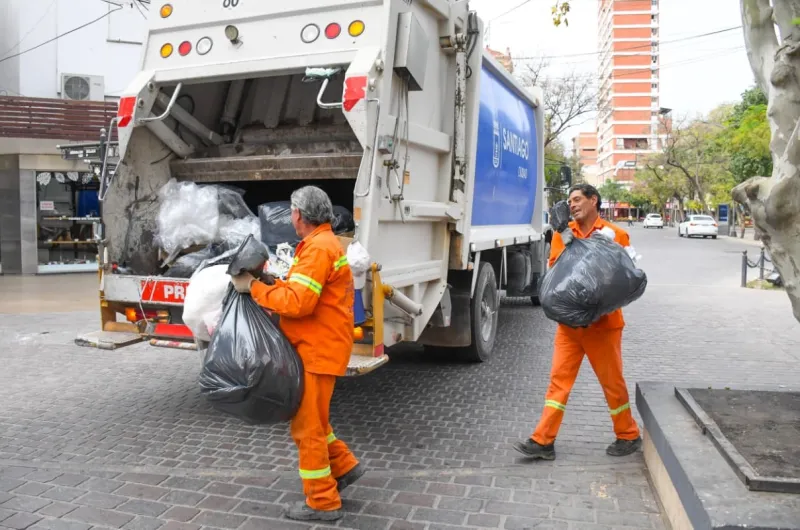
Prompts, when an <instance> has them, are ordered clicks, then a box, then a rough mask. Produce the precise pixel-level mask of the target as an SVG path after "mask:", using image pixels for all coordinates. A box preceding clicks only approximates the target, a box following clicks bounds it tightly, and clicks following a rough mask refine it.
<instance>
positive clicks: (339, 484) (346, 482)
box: [336, 464, 367, 493]
mask: <svg viewBox="0 0 800 530" xmlns="http://www.w3.org/2000/svg"><path fill="white" fill-rule="evenodd" d="M366 472H367V470H366V469H365V468H364V466H362V465H361V464H356V467H354V468H353V469H351V470H350V471H348V472H347V473H345V474H344V475H342V476H341V477H339V478H337V479H336V489H337V490H339V493H341V492H342V490H343V489H345V488H346V487H347V486H350V485H351V484H352V483H353V482H355V481H356V480H358V479H360V478H361V477H363V476H364V473H366Z"/></svg>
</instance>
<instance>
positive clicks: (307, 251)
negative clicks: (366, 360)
mask: <svg viewBox="0 0 800 530" xmlns="http://www.w3.org/2000/svg"><path fill="white" fill-rule="evenodd" d="M294 256H295V259H294V264H293V265H292V267H291V269H289V273H288V275H287V277H286V280H285V281H283V280H276V281H275V285H266V284H264V283H262V282H258V281H256V282H253V285H252V287H251V289H250V292H251V295H252V296H253V299H254V300H255V301H256V302H257V303H258V304H259V305H261V306H262V307H265V308H267V309H269V310H271V311H274V312H276V313H278V314H279V315H280V317H281V319H280V327H281V331H283V333H284V335H286V338H287V339H289V342H290V343H291V344H292V346H294V348H295V350H296V351H297V353H298V355H300V358H301V359H302V360H303V365H304V367H305V390H304V393H303V399H302V401H301V402H300V408H299V409H298V411H297V414H296V415H295V417H294V418H293V419H292V422H291V433H292V438H293V439H294V442H295V444H297V448H298V451H299V453H300V477H301V478H302V479H303V492H304V493H305V495H306V503H307V504H308V505H309V506H310V507H311V508H313V509H315V510H325V511H328V510H337V509H339V508H341V506H342V501H341V499H340V498H339V492H338V490H337V488H336V479H337V478H339V477H341V476H343V475H345V474H347V473H348V472H350V471H351V470H352V469H353V468H354V467H355V466H356V465H357V464H358V460H356V458H355V457H354V456H353V454H352V453H351V452H350V450H349V449H348V448H347V445H346V444H345V443H344V442H343V441H341V440H339V439H337V438H336V436H335V435H334V433H333V428H332V427H331V425H330V422H329V411H330V404H331V397H332V396H333V387H334V385H335V383H336V376H342V375H344V374H345V371H346V370H347V363H348V361H349V360H350V353H351V352H352V350H353V297H354V287H353V274H352V272H351V271H350V267H349V266H348V264H347V256H346V254H345V253H344V251H343V250H342V247H341V245H340V244H339V240H338V239H337V238H336V236H335V235H334V234H333V231H332V230H331V225H330V224H327V223H326V224H323V225H320V226H319V227H318V228H317V229H316V230H314V231H313V232H312V233H311V234H309V235H308V236H307V237H306V238H304V239H303V240H302V241H301V242H300V243H299V244H298V245H297V249H296V250H295V254H294Z"/></svg>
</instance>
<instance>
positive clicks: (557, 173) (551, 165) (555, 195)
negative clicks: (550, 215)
mask: <svg viewBox="0 0 800 530" xmlns="http://www.w3.org/2000/svg"><path fill="white" fill-rule="evenodd" d="M567 162H568V160H566V158H565V157H564V145H563V144H562V143H561V142H560V141H559V140H558V139H557V138H555V139H553V140H552V141H551V142H550V143H549V144H547V146H545V148H544V181H545V186H546V187H547V188H551V189H548V190H546V194H547V196H548V199H549V201H548V202H549V203H550V204H555V203H556V202H558V201H560V200H564V199H566V197H567V194H566V190H565V189H563V186H562V183H561V166H563V165H565V163H567ZM566 165H569V164H566ZM574 175H575V173H574V171H573V181H574V178H575V177H574Z"/></svg>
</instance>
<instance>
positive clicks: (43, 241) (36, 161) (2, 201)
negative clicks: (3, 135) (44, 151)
mask: <svg viewBox="0 0 800 530" xmlns="http://www.w3.org/2000/svg"><path fill="white" fill-rule="evenodd" d="M98 187H99V184H98V180H97V177H95V176H94V174H93V173H92V172H91V171H90V170H89V168H88V167H87V165H86V164H85V163H82V162H79V161H71V160H64V159H63V158H62V157H60V156H59V155H58V154H54V155H0V260H1V263H2V273H3V274H53V273H71V272H93V271H96V270H97V243H96V237H95V236H96V232H97V227H98V226H99V225H98V223H99V204H98V200H97V190H98Z"/></svg>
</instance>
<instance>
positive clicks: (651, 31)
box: [650, 28, 658, 37]
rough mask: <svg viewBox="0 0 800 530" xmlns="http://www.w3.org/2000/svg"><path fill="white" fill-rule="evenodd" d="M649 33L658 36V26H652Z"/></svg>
mask: <svg viewBox="0 0 800 530" xmlns="http://www.w3.org/2000/svg"><path fill="white" fill-rule="evenodd" d="M650 34H651V35H652V36H653V37H658V28H653V29H652V30H650Z"/></svg>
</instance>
